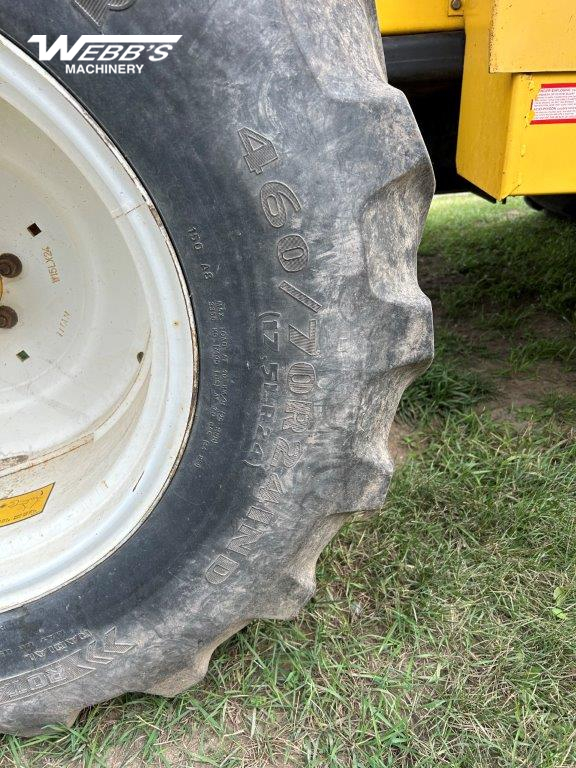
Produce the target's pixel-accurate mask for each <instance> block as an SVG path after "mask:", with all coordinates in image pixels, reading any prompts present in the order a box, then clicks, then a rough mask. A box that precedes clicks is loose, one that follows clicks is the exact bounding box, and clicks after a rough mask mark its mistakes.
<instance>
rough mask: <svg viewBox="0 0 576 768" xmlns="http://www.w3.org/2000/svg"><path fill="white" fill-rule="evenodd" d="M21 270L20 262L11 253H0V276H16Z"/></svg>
mask: <svg viewBox="0 0 576 768" xmlns="http://www.w3.org/2000/svg"><path fill="white" fill-rule="evenodd" d="M21 272H22V262H21V261H20V259H19V258H18V256H14V254H13V253H0V275H1V276H2V277H18V275H19V274H20V273H21Z"/></svg>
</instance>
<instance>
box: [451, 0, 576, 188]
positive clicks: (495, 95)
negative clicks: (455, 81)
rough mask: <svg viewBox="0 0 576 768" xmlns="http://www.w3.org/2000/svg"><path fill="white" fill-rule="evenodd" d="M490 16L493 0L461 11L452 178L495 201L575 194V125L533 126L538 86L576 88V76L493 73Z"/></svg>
mask: <svg viewBox="0 0 576 768" xmlns="http://www.w3.org/2000/svg"><path fill="white" fill-rule="evenodd" d="M510 1H511V0H508V2H510ZM491 10H492V3H491V0H468V2H467V5H466V15H465V19H466V55H465V60H464V79H463V84H462V102H461V112H460V125H459V132H458V151H457V159H456V165H457V169H458V172H459V173H460V175H461V176H464V178H466V179H468V180H469V181H471V182H472V183H473V184H474V185H476V186H477V187H479V188H480V189H482V190H484V191H485V192H487V193H488V194H489V195H491V196H492V197H494V198H496V199H497V200H502V199H503V198H505V197H507V196H509V195H527V194H554V193H576V123H574V122H570V123H562V122H555V123H551V124H534V123H533V119H534V112H533V101H534V99H535V98H536V97H537V96H538V94H539V93H540V89H541V87H542V86H543V85H550V84H554V83H556V84H557V83H564V84H566V83H568V84H571V83H573V84H575V85H576V72H564V73H553V74H534V75H525V74H509V73H494V74H491V73H490V72H489V68H488V58H489V40H490V33H491V19H492V16H491ZM525 26H526V25H525Z"/></svg>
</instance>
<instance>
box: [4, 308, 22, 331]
mask: <svg viewBox="0 0 576 768" xmlns="http://www.w3.org/2000/svg"><path fill="white" fill-rule="evenodd" d="M17 322H18V315H17V314H16V312H15V310H13V309H12V307H0V328H14V326H15V325H16V323H17Z"/></svg>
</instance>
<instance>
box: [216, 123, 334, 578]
mask: <svg viewBox="0 0 576 768" xmlns="http://www.w3.org/2000/svg"><path fill="white" fill-rule="evenodd" d="M238 133H239V136H240V140H241V142H242V145H243V147H244V149H245V150H246V154H244V160H245V161H246V165H247V166H248V169H249V171H250V172H251V173H256V174H257V175H260V174H261V173H262V172H263V170H264V168H265V166H270V165H272V164H273V163H274V162H275V161H276V160H278V157H279V156H278V152H277V150H276V148H275V147H274V145H273V143H272V142H271V141H270V139H268V138H267V137H266V136H264V135H262V134H260V133H257V132H256V131H253V130H252V129H249V128H242V129H240V130H239V132H238ZM259 198H260V206H261V208H262V212H263V214H264V216H265V218H266V221H267V222H268V224H269V225H270V226H271V227H273V228H274V229H281V228H283V227H285V226H286V225H288V224H289V222H290V219H291V217H292V215H293V214H294V213H299V212H300V211H302V208H303V206H302V202H301V200H300V198H299V196H298V193H297V191H295V190H293V189H291V188H290V187H289V186H288V185H287V184H285V183H284V182H283V181H281V180H272V181H266V182H265V183H264V184H263V185H262V187H261V189H260V192H259ZM276 258H277V261H278V263H279V265H280V267H281V268H282V270H284V272H285V273H289V274H290V275H291V276H292V279H296V276H297V274H298V273H299V272H301V271H302V270H304V269H305V268H306V267H307V266H308V263H309V260H310V249H309V246H308V243H307V242H306V240H305V238H304V236H303V235H302V234H300V233H289V234H285V235H283V236H282V237H280V238H279V240H278V241H277V243H276ZM276 288H277V289H278V291H279V292H280V293H279V295H283V297H284V302H285V300H286V297H287V296H288V297H289V298H290V299H292V300H293V301H294V302H297V303H298V304H300V305H301V306H303V307H304V308H305V309H306V310H308V311H309V312H310V314H311V315H312V316H311V317H310V318H309V320H308V325H307V327H306V326H302V323H301V321H299V326H300V327H298V326H297V325H293V324H291V323H290V322H289V320H288V321H285V320H284V318H283V316H282V313H280V312H276V311H274V310H270V311H267V312H263V313H261V314H260V315H259V317H258V318H257V329H258V339H259V342H260V347H261V350H262V354H261V359H262V364H261V365H260V367H259V372H260V376H261V395H260V410H259V416H258V422H257V425H256V429H255V434H254V438H253V440H252V444H251V447H250V449H249V451H248V454H247V455H246V457H245V459H244V463H245V464H246V465H247V466H249V467H254V468H256V469H260V470H264V473H265V475H264V479H263V481H262V482H261V483H260V484H259V485H258V487H257V489H256V492H255V494H254V497H255V498H254V505H253V506H251V507H250V508H249V510H248V512H247V513H246V514H245V515H244V516H243V517H242V518H241V519H240V520H239V521H238V522H237V523H236V530H235V531H234V532H233V533H232V535H231V537H230V538H229V540H228V542H227V544H226V552H225V553H224V552H221V553H220V554H219V555H217V557H216V558H215V559H214V560H213V561H212V562H211V563H210V565H209V566H208V568H207V570H206V572H205V577H206V579H207V581H208V582H209V583H211V584H214V585H218V584H222V583H224V582H225V581H227V579H229V578H230V576H231V575H232V574H233V573H234V572H235V571H236V570H237V569H238V568H239V567H240V564H241V562H242V560H241V558H251V557H253V556H254V555H255V554H256V552H255V546H256V545H257V543H258V542H259V540H260V539H261V538H262V537H264V536H265V535H266V533H268V532H269V531H270V529H271V527H272V526H273V525H274V523H275V521H276V519H277V516H278V509H279V506H278V505H279V504H280V502H281V500H282V499H283V498H284V497H285V495H286V491H285V486H286V484H287V483H286V482H285V481H284V476H285V475H286V474H287V473H289V472H291V471H292V470H293V469H294V468H295V467H296V466H297V464H298V462H299V461H300V460H301V459H302V456H303V454H304V444H303V441H304V439H305V438H306V436H307V435H308V434H309V433H310V432H311V431H312V429H313V427H314V416H315V412H314V401H313V399H311V398H312V396H313V392H314V390H315V388H316V386H317V373H316V368H315V366H314V365H313V363H312V361H311V360H310V358H312V359H314V360H316V359H317V358H318V356H319V354H320V353H319V349H318V338H319V322H320V319H319V317H318V314H319V312H320V310H321V309H322V304H321V303H320V302H319V301H317V299H315V298H314V297H312V296H309V295H308V294H307V293H305V292H304V291H303V290H302V289H301V288H299V287H298V286H297V285H294V284H293V283H292V282H289V281H288V280H282V281H281V282H279V283H277V284H276ZM295 322H296V321H295ZM286 343H287V344H289V345H290V346H289V349H292V351H293V350H294V349H297V350H298V351H299V352H300V353H301V354H302V360H301V361H298V360H296V361H294V362H292V363H290V364H289V365H288V370H286V371H283V370H282V368H281V366H282V357H281V354H282V347H283V345H284V344H286ZM281 388H285V389H286V390H287V391H286V392H285V396H284V395H281ZM275 429H278V430H279V432H280V433H279V434H277V435H274V430H275Z"/></svg>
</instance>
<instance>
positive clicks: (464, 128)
mask: <svg viewBox="0 0 576 768" xmlns="http://www.w3.org/2000/svg"><path fill="white" fill-rule="evenodd" d="M490 19H491V15H490V0H478V2H475V3H473V4H472V3H468V4H467V7H466V14H465V20H466V54H465V57H464V76H463V80H462V100H461V105H460V123H459V127H458V149H457V153H456V167H457V170H458V173H459V174H460V175H461V176H463V177H464V178H465V179H468V180H469V181H471V182H472V183H473V184H475V185H476V186H477V187H479V188H480V189H483V190H484V191H485V192H487V193H488V194H489V195H491V196H492V197H495V198H498V199H500V197H501V187H502V175H503V171H504V164H505V154H506V137H507V131H508V121H509V112H510V99H511V94H512V76H511V75H506V74H502V75H491V74H490V73H489V71H488V45H489V40H490Z"/></svg>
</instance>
